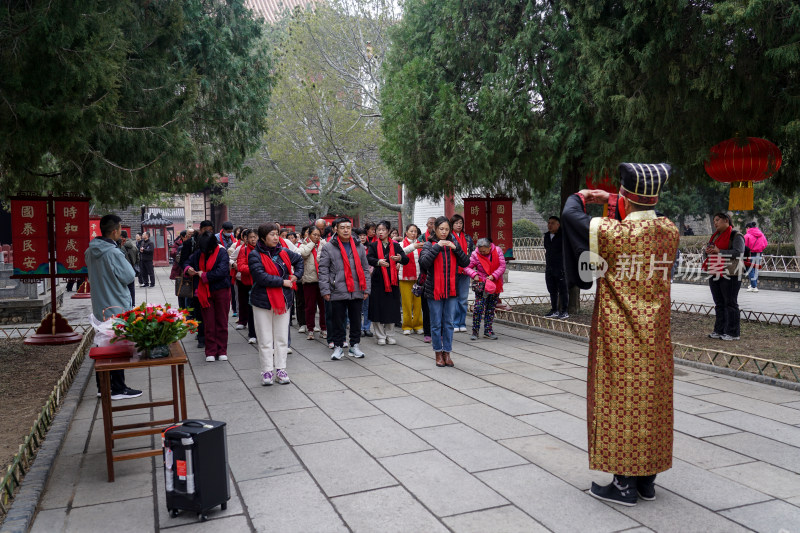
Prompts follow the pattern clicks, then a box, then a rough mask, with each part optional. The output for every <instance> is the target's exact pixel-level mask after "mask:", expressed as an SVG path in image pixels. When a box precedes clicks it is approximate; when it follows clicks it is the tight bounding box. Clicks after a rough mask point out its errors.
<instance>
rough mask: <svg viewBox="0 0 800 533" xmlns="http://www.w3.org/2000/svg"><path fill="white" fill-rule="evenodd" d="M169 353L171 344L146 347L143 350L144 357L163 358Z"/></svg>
mask: <svg viewBox="0 0 800 533" xmlns="http://www.w3.org/2000/svg"><path fill="white" fill-rule="evenodd" d="M168 355H169V346H167V345H166V344H161V345H159V346H153V347H149V348H145V349H144V351H143V352H142V357H143V358H144V359H161V358H162V357H167V356H168Z"/></svg>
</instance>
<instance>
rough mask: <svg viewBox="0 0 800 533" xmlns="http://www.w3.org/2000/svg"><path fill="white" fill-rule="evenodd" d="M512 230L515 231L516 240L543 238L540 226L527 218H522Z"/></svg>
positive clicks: (515, 223)
mask: <svg viewBox="0 0 800 533" xmlns="http://www.w3.org/2000/svg"><path fill="white" fill-rule="evenodd" d="M512 230H513V231H514V238H519V237H541V236H542V230H540V229H539V226H537V225H536V224H534V223H533V222H532V221H530V220H528V219H527V218H521V219H519V220H517V221H516V222H514V224H513V225H512Z"/></svg>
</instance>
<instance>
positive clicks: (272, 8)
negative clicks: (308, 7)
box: [245, 0, 313, 22]
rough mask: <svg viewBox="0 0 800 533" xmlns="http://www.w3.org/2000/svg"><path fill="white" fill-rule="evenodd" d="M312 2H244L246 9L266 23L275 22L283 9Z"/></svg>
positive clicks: (256, 0) (247, 0)
mask: <svg viewBox="0 0 800 533" xmlns="http://www.w3.org/2000/svg"><path fill="white" fill-rule="evenodd" d="M312 1H313V0H245V4H246V5H247V7H249V8H250V9H252V10H253V11H254V12H255V13H256V14H257V15H261V16H262V17H264V19H266V21H267V22H275V21H277V20H278V19H279V18H280V16H281V13H282V12H283V10H284V9H287V8H289V9H292V8H294V7H296V6H302V5H305V4H309V3H311V2H312Z"/></svg>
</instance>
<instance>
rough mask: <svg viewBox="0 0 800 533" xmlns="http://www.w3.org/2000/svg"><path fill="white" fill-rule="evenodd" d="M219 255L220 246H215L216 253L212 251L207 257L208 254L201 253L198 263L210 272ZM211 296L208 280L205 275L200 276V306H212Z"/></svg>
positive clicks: (205, 307) (204, 270)
mask: <svg viewBox="0 0 800 533" xmlns="http://www.w3.org/2000/svg"><path fill="white" fill-rule="evenodd" d="M218 255H219V246H217V247H216V248H214V253H212V254H211V255H210V256H209V257H206V254H200V260H199V261H198V263H199V266H200V267H202V270H203V272H208V271H209V270H211V269H213V268H214V264H215V263H216V262H217V256H218ZM204 258H205V261H204ZM210 296H211V289H210V288H209V284H208V281H204V280H203V276H200V284H199V285H198V286H197V299H198V300H200V307H202V308H203V309H207V308H208V307H210V306H211V302H209V301H208V298H209V297H210Z"/></svg>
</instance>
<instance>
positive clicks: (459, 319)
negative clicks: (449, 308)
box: [453, 274, 470, 328]
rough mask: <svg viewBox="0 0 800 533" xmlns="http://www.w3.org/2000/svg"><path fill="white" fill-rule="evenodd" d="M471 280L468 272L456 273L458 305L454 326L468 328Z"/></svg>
mask: <svg viewBox="0 0 800 533" xmlns="http://www.w3.org/2000/svg"><path fill="white" fill-rule="evenodd" d="M469 282H470V277H469V276H467V275H466V274H456V299H457V300H458V306H457V307H456V312H455V316H453V327H456V328H466V327H467V299H468V298H469Z"/></svg>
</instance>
